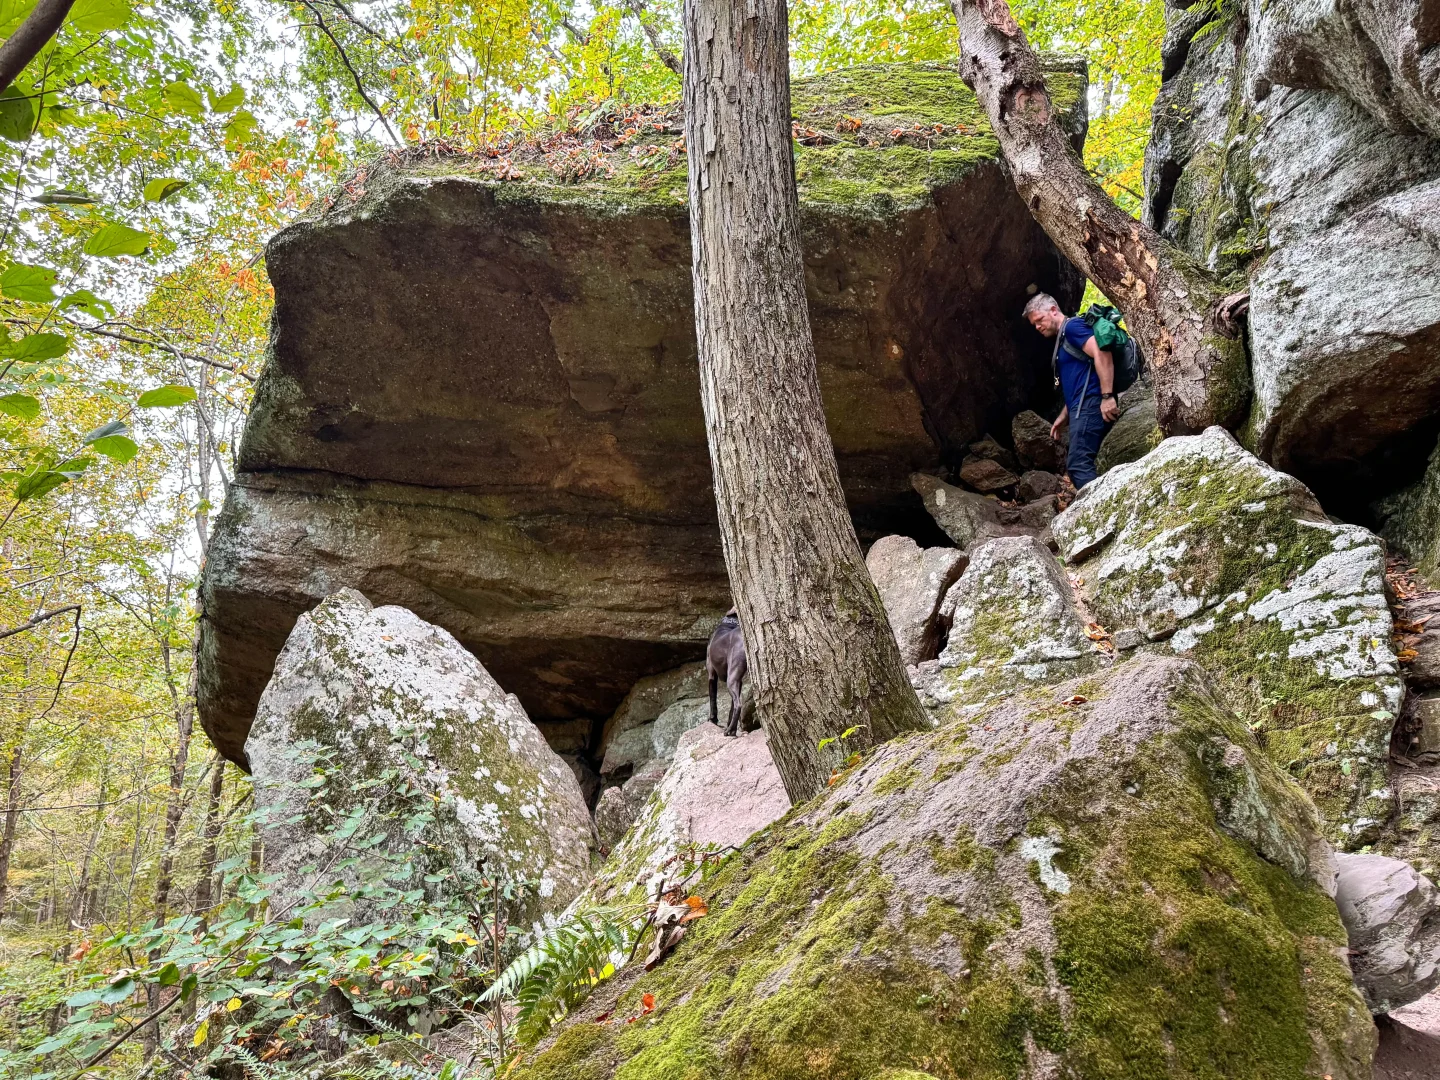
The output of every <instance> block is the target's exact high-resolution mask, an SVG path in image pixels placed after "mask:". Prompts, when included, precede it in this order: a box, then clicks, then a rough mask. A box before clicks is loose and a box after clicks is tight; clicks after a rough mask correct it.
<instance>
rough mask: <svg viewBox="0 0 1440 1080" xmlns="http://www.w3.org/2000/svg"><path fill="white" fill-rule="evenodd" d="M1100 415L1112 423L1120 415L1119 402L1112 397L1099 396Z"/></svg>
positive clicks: (1108, 422)
mask: <svg viewBox="0 0 1440 1080" xmlns="http://www.w3.org/2000/svg"><path fill="white" fill-rule="evenodd" d="M1100 416H1101V418H1102V419H1104V421H1105V422H1106V423H1107V424H1113V423H1114V422H1115V421H1116V420H1117V419H1119V417H1120V403H1119V402H1118V401H1116V400H1115V399H1114V398H1113V397H1107V398H1101V399H1100Z"/></svg>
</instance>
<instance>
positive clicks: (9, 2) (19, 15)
mask: <svg viewBox="0 0 1440 1080" xmlns="http://www.w3.org/2000/svg"><path fill="white" fill-rule="evenodd" d="M34 9H35V0H0V37H9V36H10V35H11V34H13V33H15V31H16V30H17V29H19V27H20V24H21V23H22V22H24V21H25V20H26V18H27V17H29V15H30V12H31V11H33V10H34Z"/></svg>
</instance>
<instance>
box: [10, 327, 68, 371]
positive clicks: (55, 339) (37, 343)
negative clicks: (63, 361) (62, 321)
mask: <svg viewBox="0 0 1440 1080" xmlns="http://www.w3.org/2000/svg"><path fill="white" fill-rule="evenodd" d="M69 350H70V339H69V338H67V337H66V336H65V335H64V334H26V335H25V336H24V337H23V338H21V339H20V340H19V341H6V342H0V357H4V358H5V359H7V360H18V361H19V362H20V363H22V364H34V363H38V362H39V361H41V360H54V359H56V358H57V357H61V356H64V355H65V354H66V353H67V352H68V351H69Z"/></svg>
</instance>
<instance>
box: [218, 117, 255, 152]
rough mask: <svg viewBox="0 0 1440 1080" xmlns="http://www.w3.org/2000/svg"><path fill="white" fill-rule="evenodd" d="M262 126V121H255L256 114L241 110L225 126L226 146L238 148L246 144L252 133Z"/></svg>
mask: <svg viewBox="0 0 1440 1080" xmlns="http://www.w3.org/2000/svg"><path fill="white" fill-rule="evenodd" d="M259 126H260V121H259V120H257V119H255V114H254V113H252V112H250V111H249V110H248V109H241V110H240V111H239V112H237V113H236V114H235V115H234V116H232V117H231V118H230V122H229V123H228V124H226V125H225V144H226V145H227V146H238V145H239V144H241V143H243V142H246V141H247V140H248V139H249V138H250V135H251V133H252V132H254V130H255V129H256V128H257V127H259Z"/></svg>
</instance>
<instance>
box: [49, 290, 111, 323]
mask: <svg viewBox="0 0 1440 1080" xmlns="http://www.w3.org/2000/svg"><path fill="white" fill-rule="evenodd" d="M71 308H79V309H80V310H81V311H83V312H85V314H86V315H92V316H94V317H95V318H97V319H104V318H107V317H109V316H111V315H114V314H115V305H114V304H112V303H110V301H109V300H101V299H100V298H99V297H98V296H96V295H95V294H94V293H92V292H91V291H90V290H89V289H76V290H75V291H74V292H72V293H66V294H65V295H64V296H62V297H61V298H60V310H61V311H69V310H70V309H71Z"/></svg>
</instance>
